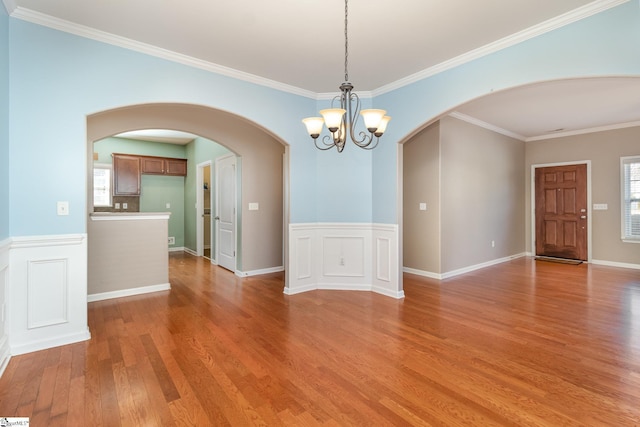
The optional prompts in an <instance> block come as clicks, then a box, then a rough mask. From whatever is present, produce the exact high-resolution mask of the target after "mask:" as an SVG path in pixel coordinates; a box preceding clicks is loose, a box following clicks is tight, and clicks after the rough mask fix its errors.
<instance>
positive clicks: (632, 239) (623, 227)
mask: <svg viewBox="0 0 640 427" xmlns="http://www.w3.org/2000/svg"><path fill="white" fill-rule="evenodd" d="M627 162H629V164H631V163H637V162H640V155H636V156H622V157H620V201H619V203H620V240H622V241H623V242H624V243H640V238H639V237H636V236H627V221H626V220H627V215H626V213H625V207H626V206H625V205H626V203H625V200H626V194H625V188H626V179H625V178H626V177H625V173H624V170H625V167H624V166H625V164H627ZM629 181H631V177H629ZM629 221H631V215H629Z"/></svg>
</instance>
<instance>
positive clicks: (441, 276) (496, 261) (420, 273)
mask: <svg viewBox="0 0 640 427" xmlns="http://www.w3.org/2000/svg"><path fill="white" fill-rule="evenodd" d="M526 255H527V254H526V253H525V252H522V253H519V254H516V255H511V256H508V257H504V258H498V259H494V260H491V261H487V262H483V263H480V264H476V265H470V266H468V267H463V268H459V269H457V270H452V271H448V272H446V273H442V274H438V273H432V272H430V271H422V270H417V269H414V268H409V267H403V268H402V271H403V272H404V273H410V274H416V275H418V276H423V277H428V278H430V279H436V280H444V279H448V278H450V277H455V276H460V275H461V274H466V273H470V272H472V271H475V270H480V269H482V268H487V267H491V266H492V265H497V264H502V263H503V262H509V261H512V260H514V259H518V258H522V257H524V256H526Z"/></svg>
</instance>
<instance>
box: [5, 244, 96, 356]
mask: <svg viewBox="0 0 640 427" xmlns="http://www.w3.org/2000/svg"><path fill="white" fill-rule="evenodd" d="M9 248H10V251H9V252H10V256H9V267H8V268H9V283H8V286H7V289H6V292H7V295H6V298H7V299H6V312H7V317H6V319H7V324H6V328H7V335H8V336H9V348H10V352H11V354H12V355H16V354H22V353H26V352H30V351H37V350H43V349H46V348H51V347H55V346H59V345H65V344H71V343H74V342H78V341H82V340H87V339H89V338H91V335H90V333H89V329H88V327H87V325H88V323H87V265H88V264H87V235H86V234H69V235H51V236H22V237H14V238H12V239H11V244H10V245H9ZM46 263H58V264H61V265H62V264H63V270H64V271H63V274H62V275H61V276H60V277H58V278H57V280H53V281H51V280H49V278H48V277H44V276H46V272H43V271H40V272H39V274H32V273H33V267H34V266H46ZM45 270H46V268H45ZM49 285H56V286H57V287H58V292H57V293H56V296H59V297H61V298H62V300H60V301H57V302H56V304H57V308H59V310H58V311H56V310H50V307H48V305H49V304H50V303H51V301H50V300H49V299H48V298H49V297H50V296H48V295H44V294H42V293H40V292H38V289H46V288H47V286H49ZM41 311H42V313H40V312H41ZM30 313H31V314H30ZM33 313H39V316H41V318H38V317H35V318H34V317H33V316H32V314H33Z"/></svg>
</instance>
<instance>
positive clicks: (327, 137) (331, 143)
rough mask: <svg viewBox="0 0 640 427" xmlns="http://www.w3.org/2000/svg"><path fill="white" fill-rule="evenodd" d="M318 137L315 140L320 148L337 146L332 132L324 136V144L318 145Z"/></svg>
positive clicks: (325, 148)
mask: <svg viewBox="0 0 640 427" xmlns="http://www.w3.org/2000/svg"><path fill="white" fill-rule="evenodd" d="M318 139H319V138H318ZM318 139H314V140H313V142H314V143H315V144H316V148H317V149H318V150H322V151H327V150H330V149H332V148H333V147H335V146H336V143H335V141H334V140H333V138H332V137H331V135H330V134H329V135H325V136H323V137H322V146H320V145H318Z"/></svg>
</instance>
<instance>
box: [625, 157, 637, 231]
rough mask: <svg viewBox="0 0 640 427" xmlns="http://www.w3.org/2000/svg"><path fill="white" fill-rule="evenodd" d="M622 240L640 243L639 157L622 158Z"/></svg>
mask: <svg viewBox="0 0 640 427" xmlns="http://www.w3.org/2000/svg"><path fill="white" fill-rule="evenodd" d="M620 163H621V178H622V183H621V188H622V240H624V241H631V242H637V243H640V156H634V157H622V158H621V159H620Z"/></svg>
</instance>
